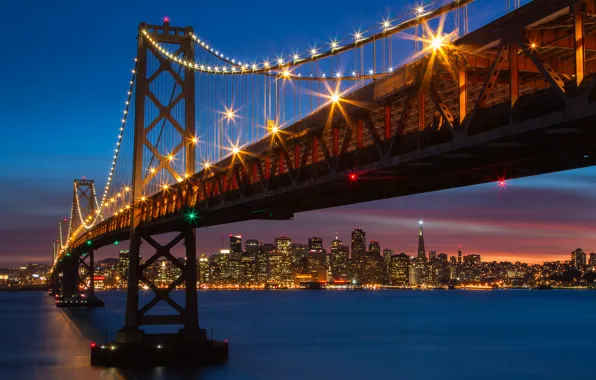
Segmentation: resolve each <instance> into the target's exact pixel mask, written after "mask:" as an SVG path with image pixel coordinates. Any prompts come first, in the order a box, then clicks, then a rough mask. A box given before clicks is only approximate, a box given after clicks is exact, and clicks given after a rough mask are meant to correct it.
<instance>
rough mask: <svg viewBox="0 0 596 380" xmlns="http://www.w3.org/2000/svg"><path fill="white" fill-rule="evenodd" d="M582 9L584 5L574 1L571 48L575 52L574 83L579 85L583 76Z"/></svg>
mask: <svg viewBox="0 0 596 380" xmlns="http://www.w3.org/2000/svg"><path fill="white" fill-rule="evenodd" d="M584 7H585V4H583V3H582V2H579V1H576V2H575V3H574V4H573V48H574V51H575V56H574V58H575V59H574V64H575V83H576V85H577V86H578V87H579V85H580V84H581V83H582V81H583V80H584V76H585V69H586V67H585V64H586V63H585V46H584Z"/></svg>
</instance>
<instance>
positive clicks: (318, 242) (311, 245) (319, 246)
mask: <svg viewBox="0 0 596 380" xmlns="http://www.w3.org/2000/svg"><path fill="white" fill-rule="evenodd" d="M308 250H309V251H314V250H323V239H321V238H319V237H311V238H309V239H308Z"/></svg>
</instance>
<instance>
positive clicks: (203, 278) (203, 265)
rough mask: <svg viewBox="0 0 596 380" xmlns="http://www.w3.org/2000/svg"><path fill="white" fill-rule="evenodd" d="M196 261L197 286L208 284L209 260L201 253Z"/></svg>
mask: <svg viewBox="0 0 596 380" xmlns="http://www.w3.org/2000/svg"><path fill="white" fill-rule="evenodd" d="M197 261H198V262H197V271H198V273H197V274H198V275H197V281H198V283H199V285H204V284H208V283H209V280H210V273H209V259H208V258H207V256H205V254H204V253H203V254H201V257H199V259H198V260H197Z"/></svg>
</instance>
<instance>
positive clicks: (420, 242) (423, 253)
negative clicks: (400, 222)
mask: <svg viewBox="0 0 596 380" xmlns="http://www.w3.org/2000/svg"><path fill="white" fill-rule="evenodd" d="M418 224H419V225H420V231H419V232H418V257H419V258H422V259H423V260H424V261H426V250H425V249H424V233H423V232H422V226H423V225H424V222H423V221H422V220H420V221H419V222H418Z"/></svg>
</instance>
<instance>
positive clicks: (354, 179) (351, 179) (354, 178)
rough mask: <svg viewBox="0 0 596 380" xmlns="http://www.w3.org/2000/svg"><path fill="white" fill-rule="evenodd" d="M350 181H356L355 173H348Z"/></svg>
mask: <svg viewBox="0 0 596 380" xmlns="http://www.w3.org/2000/svg"><path fill="white" fill-rule="evenodd" d="M349 178H350V182H354V181H356V173H350V177H349Z"/></svg>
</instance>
